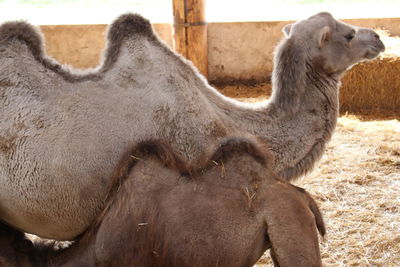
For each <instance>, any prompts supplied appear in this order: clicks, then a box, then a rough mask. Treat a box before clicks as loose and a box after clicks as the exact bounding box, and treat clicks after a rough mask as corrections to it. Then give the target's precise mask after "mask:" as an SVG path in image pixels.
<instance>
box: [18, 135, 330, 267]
mask: <svg viewBox="0 0 400 267" xmlns="http://www.w3.org/2000/svg"><path fill="white" fill-rule="evenodd" d="M261 151H265V149H264V148H263V149H259V145H257V144H256V143H255V142H252V141H249V140H247V139H241V138H231V139H227V140H225V141H224V142H223V143H221V144H220V145H219V146H218V148H217V149H216V150H215V151H214V152H213V153H212V154H211V155H210V156H209V157H208V158H207V159H205V160H204V164H202V165H201V166H200V167H193V166H187V165H186V164H185V163H184V162H183V161H182V160H181V159H180V158H179V157H178V156H177V155H176V153H174V152H173V151H172V150H171V148H170V147H169V146H167V145H165V144H162V143H159V142H144V143H141V144H139V145H137V146H135V147H134V148H132V149H130V150H129V152H128V153H127V154H126V156H125V157H124V159H123V160H122V161H121V163H120V166H119V167H118V168H117V170H116V174H115V176H114V180H113V181H114V183H113V185H112V187H111V188H110V193H109V195H108V198H107V200H106V206H105V208H104V211H103V213H102V215H101V216H100V217H99V218H98V219H97V221H96V222H95V223H94V224H93V225H92V226H91V227H90V229H88V230H87V231H86V233H85V234H84V235H83V236H82V238H81V239H80V240H79V241H77V242H76V243H75V244H73V245H72V246H71V247H70V248H68V249H66V250H63V251H61V252H55V253H54V252H51V251H49V250H47V251H44V250H43V249H42V250H38V248H34V249H33V250H31V251H30V252H29V253H28V254H25V256H24V257H29V259H28V260H25V263H24V264H25V265H29V264H28V262H31V264H32V262H34V263H35V264H36V265H35V264H32V265H35V266H37V265H38V264H39V265H42V266H252V265H253V264H255V263H256V262H257V260H258V259H259V258H260V257H261V255H262V254H263V253H264V252H265V250H267V249H269V248H270V249H271V254H272V256H273V259H274V263H275V265H276V266H281V267H284V266H296V267H302V266H304V267H306V266H307V267H309V266H321V260H320V253H319V245H318V232H317V229H318V230H319V232H320V233H321V234H322V235H323V234H324V233H325V228H324V223H323V220H322V217H321V214H320V212H319V210H318V207H317V205H316V204H315V202H314V201H313V199H312V198H311V197H310V195H309V194H308V193H307V192H306V191H305V190H303V189H301V188H298V187H296V186H293V185H291V184H289V183H287V182H284V181H282V180H280V179H278V178H277V176H276V175H274V174H273V173H272V172H271V171H270V169H271V168H270V166H268V163H269V162H270V161H271V159H270V157H269V156H268V155H265V154H264V153H263V152H261ZM260 174H263V175H260ZM20 259H21V257H20Z"/></svg>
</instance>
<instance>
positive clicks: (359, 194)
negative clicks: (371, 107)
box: [257, 116, 400, 267]
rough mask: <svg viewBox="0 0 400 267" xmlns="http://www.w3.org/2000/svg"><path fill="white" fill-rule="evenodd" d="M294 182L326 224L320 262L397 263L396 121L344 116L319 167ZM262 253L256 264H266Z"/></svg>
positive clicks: (391, 266) (399, 176)
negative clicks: (312, 201)
mask: <svg viewBox="0 0 400 267" xmlns="http://www.w3.org/2000/svg"><path fill="white" fill-rule="evenodd" d="M295 184H297V185H299V186H301V187H304V188H305V189H307V190H308V191H309V192H310V193H311V194H312V195H313V196H314V198H315V199H316V201H317V202H318V204H319V206H320V208H321V210H322V213H323V215H324V218H325V222H326V225H327V235H326V237H325V240H322V241H321V254H322V260H323V264H324V266H385V267H397V266H400V256H399V255H400V121H399V120H387V121H377V120H374V121H361V120H359V119H358V118H357V117H355V116H343V117H341V118H340V119H339V122H338V126H337V129H336V132H335V133H334V136H333V138H332V141H331V142H330V143H329V144H328V147H327V150H326V152H325V154H324V156H323V158H322V160H321V161H320V162H319V163H318V166H317V167H316V168H315V169H314V170H313V171H312V172H311V173H310V174H308V175H307V176H305V177H303V178H300V179H299V180H298V181H297V182H295ZM270 265H271V261H270V259H269V255H268V253H266V254H265V255H264V256H263V257H262V258H261V259H260V261H259V264H258V265H257V266H270Z"/></svg>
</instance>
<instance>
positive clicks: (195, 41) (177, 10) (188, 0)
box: [173, 0, 208, 77]
mask: <svg viewBox="0 0 400 267" xmlns="http://www.w3.org/2000/svg"><path fill="white" fill-rule="evenodd" d="M205 1H206V0H173V11H174V41H175V45H174V48H175V50H176V51H177V52H178V53H180V54H181V55H183V56H184V57H186V58H187V59H189V60H191V61H192V62H193V64H194V65H195V66H196V67H197V68H198V69H199V71H200V72H201V73H202V74H203V75H204V76H206V77H207V76H208V56H207V54H208V51H207V23H206V20H205Z"/></svg>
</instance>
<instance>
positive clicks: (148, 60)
mask: <svg viewBox="0 0 400 267" xmlns="http://www.w3.org/2000/svg"><path fill="white" fill-rule="evenodd" d="M284 32H285V35H286V36H285V37H284V39H283V40H282V42H281V43H280V44H279V45H278V47H277V49H276V54H275V68H274V72H273V79H272V82H273V94H272V97H271V99H270V100H268V101H266V102H265V103H261V104H259V105H254V104H253V105H252V104H244V103H239V102H237V101H235V100H232V99H229V98H227V97H224V96H223V95H221V94H220V93H219V92H217V90H215V89H214V88H212V87H210V86H209V85H208V84H207V82H206V80H205V79H204V77H202V76H201V75H200V74H199V73H198V72H197V70H195V68H193V66H192V65H191V63H189V62H187V61H186V60H184V59H183V58H181V57H180V56H178V55H177V54H175V53H174V52H172V51H171V50H170V49H169V48H167V47H166V46H165V45H164V44H163V43H162V42H161V41H160V40H159V39H158V38H157V37H156V36H155V35H154V33H153V31H152V29H151V26H150V24H149V22H148V21H146V20H145V19H143V18H142V17H140V16H138V15H132V14H127V15H123V16H121V17H119V18H118V19H117V20H116V21H115V22H114V23H113V24H112V25H111V26H110V28H109V31H108V48H107V49H106V51H105V56H104V61H103V63H102V65H100V66H99V67H98V68H97V69H94V70H89V71H86V72H83V73H78V72H76V71H71V70H70V69H68V68H67V67H66V66H62V65H60V64H58V63H57V62H55V61H54V60H52V59H50V58H49V57H47V56H46V55H45V52H44V48H43V41H42V37H41V35H40V34H39V33H38V31H37V30H36V29H35V28H33V27H32V26H31V25H29V24H27V23H24V22H10V23H5V24H3V25H2V26H1V27H0V114H1V116H2V118H3V119H2V120H1V121H0V220H2V221H4V222H6V223H7V224H9V225H11V226H13V227H15V228H17V229H20V230H22V231H25V232H29V233H34V234H36V235H39V236H41V237H46V238H54V239H59V240H70V239H73V238H75V237H76V236H77V235H79V234H81V233H82V232H83V231H84V230H85V229H86V228H87V227H88V226H89V224H90V223H91V222H92V220H93V219H94V218H95V217H96V215H97V214H98V213H99V212H100V210H101V209H102V208H103V200H104V198H105V196H106V194H107V187H108V185H109V184H110V180H109V177H111V172H112V170H113V169H114V167H115V165H116V164H117V162H118V159H119V158H120V156H121V155H122V153H123V151H124V149H125V148H126V147H127V145H128V144H129V143H131V142H140V141H142V140H147V139H161V140H164V141H165V142H167V143H169V144H171V146H172V147H173V149H174V150H175V151H177V152H178V153H179V155H180V156H181V157H183V158H185V160H186V161H190V162H193V163H195V162H197V161H198V160H199V159H200V158H201V155H202V154H203V153H204V151H205V150H206V148H207V147H210V146H213V145H214V144H217V143H218V142H220V140H221V139H222V138H224V137H225V136H227V133H229V135H238V136H245V135H247V134H252V135H255V136H257V137H258V138H259V139H261V140H263V141H265V142H266V143H268V144H269V146H270V148H271V151H272V153H273V154H274V159H275V160H274V164H273V168H274V172H276V173H278V174H279V176H280V177H282V178H283V179H286V180H291V179H294V178H296V177H298V176H299V175H301V174H304V173H306V172H307V171H309V170H310V169H311V168H312V166H313V165H314V163H315V161H316V160H318V159H319V158H320V156H321V154H322V152H323V150H324V147H325V143H326V142H327V141H328V140H329V139H330V137H331V135H332V132H333V130H334V128H335V124H336V120H337V116H338V87H339V80H340V77H341V75H342V74H343V73H344V72H345V70H346V69H347V68H349V67H350V66H352V65H353V64H355V63H357V62H359V61H362V60H366V59H371V58H374V57H376V56H377V55H378V54H379V53H380V52H381V51H383V50H384V46H383V44H382V42H381V41H380V40H379V36H378V35H376V33H375V32H374V31H372V30H370V29H363V28H356V27H352V26H349V25H347V24H344V23H342V22H339V21H337V20H335V19H334V18H333V17H332V16H331V15H330V14H328V13H320V14H317V15H315V16H312V17H310V18H308V19H306V20H302V21H299V22H297V23H294V24H293V25H291V26H287V27H285V29H284Z"/></svg>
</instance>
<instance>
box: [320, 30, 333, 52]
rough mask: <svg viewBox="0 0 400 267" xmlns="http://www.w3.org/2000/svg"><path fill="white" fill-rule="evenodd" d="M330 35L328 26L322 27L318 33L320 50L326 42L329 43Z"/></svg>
mask: <svg viewBox="0 0 400 267" xmlns="http://www.w3.org/2000/svg"><path fill="white" fill-rule="evenodd" d="M330 35H331V30H330V29H329V27H328V26H325V27H323V28H322V29H321V30H319V32H318V47H319V48H322V47H323V46H324V45H325V43H326V42H327V41H329V39H330Z"/></svg>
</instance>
